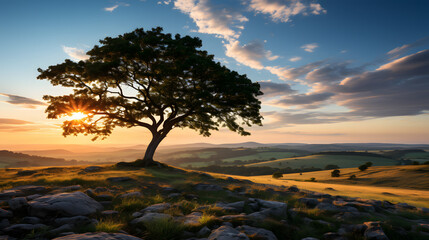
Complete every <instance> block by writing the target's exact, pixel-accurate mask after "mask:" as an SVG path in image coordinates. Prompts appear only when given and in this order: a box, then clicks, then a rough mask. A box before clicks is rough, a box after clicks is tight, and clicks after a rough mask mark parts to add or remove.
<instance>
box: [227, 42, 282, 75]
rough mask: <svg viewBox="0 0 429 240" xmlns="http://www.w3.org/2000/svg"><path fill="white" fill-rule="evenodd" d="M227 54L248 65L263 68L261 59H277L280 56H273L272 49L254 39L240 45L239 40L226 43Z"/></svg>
mask: <svg viewBox="0 0 429 240" xmlns="http://www.w3.org/2000/svg"><path fill="white" fill-rule="evenodd" d="M225 47H226V52H225V54H226V56H228V57H231V58H234V59H235V60H236V61H237V62H239V63H241V64H243V65H246V66H248V67H251V68H254V69H258V70H261V69H263V68H264V66H263V65H262V63H261V60H264V59H268V60H275V59H277V58H278V56H273V55H272V53H271V51H267V50H265V49H264V46H263V44H262V43H261V42H259V41H253V42H250V43H249V44H245V45H243V46H242V45H240V42H239V41H235V40H234V41H231V42H229V43H228V44H226V45H225Z"/></svg>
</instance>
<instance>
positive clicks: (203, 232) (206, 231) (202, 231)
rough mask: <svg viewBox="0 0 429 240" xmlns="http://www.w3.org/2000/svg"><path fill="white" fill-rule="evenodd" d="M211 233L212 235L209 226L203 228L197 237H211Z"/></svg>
mask: <svg viewBox="0 0 429 240" xmlns="http://www.w3.org/2000/svg"><path fill="white" fill-rule="evenodd" d="M210 233H211V230H210V228H208V227H207V226H204V227H203V228H201V229H200V231H198V232H197V236H198V237H204V236H207V235H209V234H210Z"/></svg>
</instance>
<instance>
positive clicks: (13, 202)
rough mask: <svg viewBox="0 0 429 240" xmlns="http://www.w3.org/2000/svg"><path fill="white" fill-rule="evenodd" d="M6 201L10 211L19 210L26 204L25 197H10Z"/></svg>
mask: <svg viewBox="0 0 429 240" xmlns="http://www.w3.org/2000/svg"><path fill="white" fill-rule="evenodd" d="M8 203H9V207H10V209H11V210H12V211H20V210H23V209H25V208H26V207H27V206H28V203H27V199H26V198H25V197H16V198H12V199H10V200H9V201H8Z"/></svg>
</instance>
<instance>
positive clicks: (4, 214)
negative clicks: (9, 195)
mask: <svg viewBox="0 0 429 240" xmlns="http://www.w3.org/2000/svg"><path fill="white" fill-rule="evenodd" d="M12 217H13V213H12V212H11V211H8V210H4V209H3V208H0V218H12Z"/></svg>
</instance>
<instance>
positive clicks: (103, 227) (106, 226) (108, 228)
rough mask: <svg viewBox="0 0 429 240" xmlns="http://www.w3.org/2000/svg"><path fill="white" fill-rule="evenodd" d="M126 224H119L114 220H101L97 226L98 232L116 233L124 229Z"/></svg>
mask: <svg viewBox="0 0 429 240" xmlns="http://www.w3.org/2000/svg"><path fill="white" fill-rule="evenodd" d="M124 225H125V224H124V223H122V222H118V221H116V220H113V219H107V220H105V219H103V220H100V221H99V222H98V223H97V225H96V226H95V230H96V231H97V232H107V233H115V232H119V230H121V229H122V228H123V227H124Z"/></svg>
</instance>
